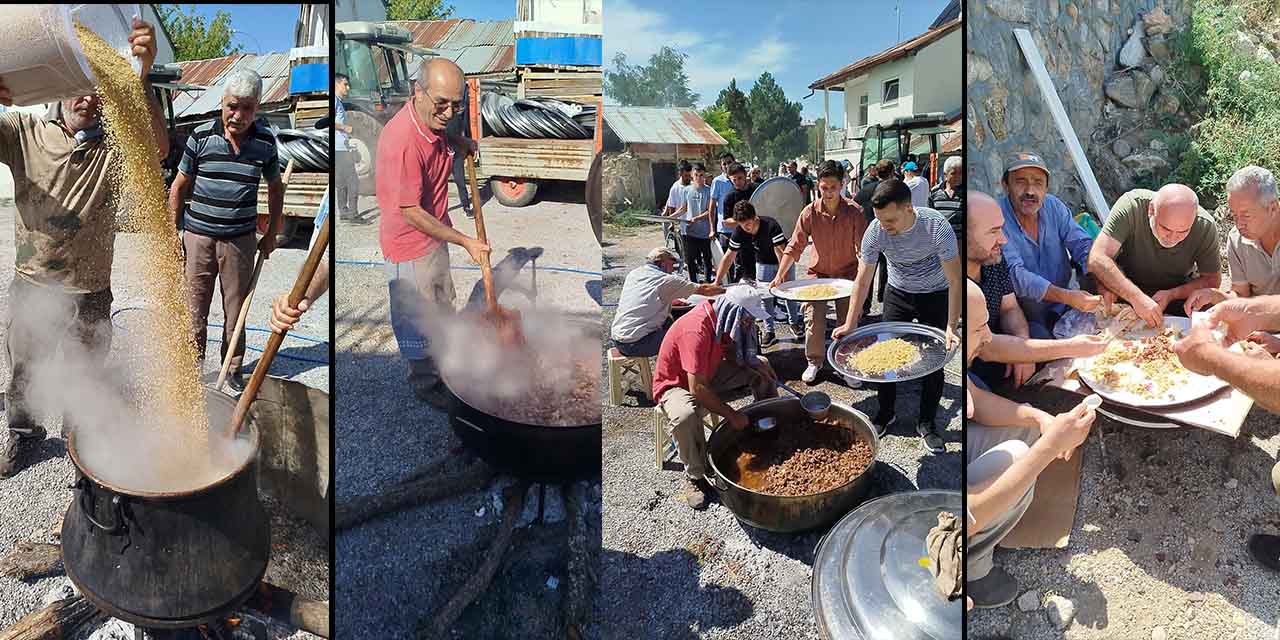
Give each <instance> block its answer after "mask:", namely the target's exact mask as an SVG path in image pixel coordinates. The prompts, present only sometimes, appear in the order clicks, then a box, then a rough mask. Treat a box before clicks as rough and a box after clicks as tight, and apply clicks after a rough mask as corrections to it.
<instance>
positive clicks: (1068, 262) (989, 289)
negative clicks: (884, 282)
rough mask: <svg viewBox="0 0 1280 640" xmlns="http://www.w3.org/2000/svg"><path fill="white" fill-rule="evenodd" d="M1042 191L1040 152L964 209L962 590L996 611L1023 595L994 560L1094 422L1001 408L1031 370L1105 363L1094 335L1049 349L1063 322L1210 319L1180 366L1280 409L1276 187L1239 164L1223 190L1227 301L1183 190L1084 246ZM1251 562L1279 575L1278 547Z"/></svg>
mask: <svg viewBox="0 0 1280 640" xmlns="http://www.w3.org/2000/svg"><path fill="white" fill-rule="evenodd" d="M1051 178H1052V175H1051V173H1050V171H1049V168H1048V166H1047V165H1046V163H1045V162H1044V160H1043V159H1042V158H1041V157H1040V156H1039V155H1038V154H1035V153H1027V152H1020V153H1015V154H1012V155H1011V156H1009V157H1008V158H1007V159H1006V161H1005V163H1004V173H1003V175H1002V178H1001V186H1002V187H1003V191H1004V195H1003V196H1001V197H1000V198H999V199H996V198H992V197H991V196H989V195H986V194H981V193H974V194H970V195H969V196H968V198H967V201H968V206H967V226H966V228H965V232H966V242H967V245H966V262H967V264H966V275H967V277H968V284H967V293H966V304H967V321H966V325H967V329H966V333H967V351H966V357H967V359H968V361H969V363H970V367H969V377H968V380H967V381H966V382H967V392H968V393H969V394H970V395H969V403H968V410H969V412H970V414H969V421H968V422H967V423H966V426H965V438H966V451H965V453H966V465H967V485H968V486H967V493H968V510H969V519H970V520H969V538H970V539H969V545H968V547H969V548H968V554H967V557H966V565H967V567H966V580H967V582H968V588H967V593H968V595H969V597H970V598H971V599H972V604H973V605H974V606H976V607H980V608H981V607H999V606H1004V605H1006V604H1008V603H1009V602H1012V601H1013V599H1014V598H1016V597H1017V595H1018V594H1019V593H1020V590H1019V586H1018V583H1017V581H1016V579H1015V578H1014V577H1013V576H1012V575H1011V574H1010V573H1009V572H1007V571H1005V570H1003V569H1002V568H1000V567H997V566H995V564H994V562H993V551H994V549H995V546H996V545H997V544H998V543H999V542H1000V541H1001V540H1002V539H1004V538H1005V536H1007V535H1008V534H1009V532H1010V531H1011V530H1012V529H1013V528H1014V526H1016V525H1017V523H1018V521H1019V520H1020V519H1021V518H1022V516H1023V514H1024V513H1026V511H1027V509H1028V507H1029V506H1030V504H1031V500H1032V497H1033V494H1034V489H1035V484H1036V479H1037V477H1038V476H1039V475H1040V474H1041V473H1042V472H1043V471H1044V470H1045V468H1046V467H1047V466H1048V465H1049V463H1051V462H1052V461H1053V460H1054V459H1056V458H1064V459H1066V458H1069V457H1070V456H1071V455H1072V452H1073V451H1074V449H1075V448H1076V447H1078V446H1080V444H1081V443H1082V442H1083V441H1084V439H1085V437H1086V436H1087V435H1088V434H1089V430H1090V428H1091V425H1092V423H1093V421H1094V419H1095V412H1094V409H1093V408H1091V407H1089V406H1087V405H1086V404H1084V403H1083V402H1082V403H1080V404H1079V405H1077V406H1076V407H1075V408H1073V409H1071V410H1070V411H1066V412H1063V413H1060V414H1058V415H1050V414H1048V413H1046V412H1044V411H1041V410H1040V409H1037V408H1035V407H1033V406H1029V405H1026V404H1018V403H1015V402H1012V401H1010V400H1007V399H1005V398H1004V397H1002V396H1001V395H999V394H1000V393H1002V392H1005V391H1007V390H1010V389H1012V388H1016V387H1018V386H1021V385H1022V384H1023V383H1024V382H1026V381H1027V380H1028V379H1029V378H1031V377H1032V376H1033V375H1034V373H1035V369H1036V365H1037V364H1038V363H1043V362H1047V361H1050V360H1055V359H1058V358H1065V357H1088V356H1092V355H1095V354H1098V353H1101V352H1102V351H1103V350H1105V348H1106V341H1105V340H1104V339H1103V338H1102V337H1099V336H1093V335H1082V336H1074V337H1066V338H1063V339H1055V333H1054V328H1055V326H1056V325H1057V323H1058V322H1059V321H1060V320H1061V319H1062V318H1063V316H1064V315H1065V314H1067V313H1069V312H1070V311H1071V310H1072V309H1076V310H1079V311H1081V312H1092V311H1094V310H1096V309H1098V308H1099V307H1100V306H1102V305H1106V306H1108V307H1110V305H1111V304H1113V303H1115V302H1117V301H1120V302H1124V303H1127V304H1128V305H1130V306H1131V307H1132V309H1133V311H1134V313H1135V314H1136V317H1137V319H1138V320H1140V321H1141V323H1142V324H1144V325H1145V326H1147V327H1152V328H1154V327H1158V326H1161V325H1163V324H1164V316H1166V315H1174V316H1184V317H1189V316H1190V315H1191V314H1193V313H1195V312H1197V311H1202V310H1204V309H1206V308H1210V307H1211V310H1210V313H1209V316H1208V322H1207V323H1197V324H1193V325H1192V329H1191V331H1190V333H1189V335H1187V336H1186V337H1184V338H1182V339H1180V340H1179V341H1177V342H1176V343H1174V347H1173V349H1174V352H1175V353H1176V354H1177V356H1178V357H1179V359H1180V360H1181V362H1182V364H1183V366H1185V367H1186V368H1188V369H1190V370H1192V371H1195V372H1197V373H1202V374H1206V375H1212V376H1216V377H1218V378H1220V379H1222V380H1224V381H1226V382H1228V383H1229V384H1231V385H1232V386H1234V387H1236V388H1238V389H1240V390H1242V391H1243V392H1245V393H1246V394H1248V395H1249V396H1250V397H1252V398H1254V399H1255V400H1256V402H1257V403H1258V404H1261V405H1262V406H1263V407H1265V408H1266V409H1267V410H1269V411H1273V412H1275V411H1280V400H1278V398H1280V384H1278V383H1277V382H1276V381H1277V380H1280V362H1277V361H1276V360H1275V359H1274V357H1273V356H1274V354H1276V353H1280V339H1277V338H1276V337H1274V336H1273V335H1272V333H1271V332H1274V331H1276V330H1278V329H1280V295H1277V294H1280V264H1278V263H1277V262H1276V260H1275V257H1274V256H1275V255H1276V250H1277V247H1278V245H1280V202H1278V201H1277V186H1276V179H1275V177H1274V176H1273V175H1272V173H1271V172H1270V171H1268V170H1266V169H1264V168H1262V167H1257V166H1247V167H1244V168H1242V169H1240V170H1238V171H1236V172H1235V174H1234V175H1232V176H1231V178H1230V179H1229V180H1228V181H1227V183H1226V192H1227V194H1226V195H1227V205H1228V207H1229V208H1230V210H1231V214H1232V216H1233V218H1234V220H1235V227H1234V228H1233V229H1231V230H1230V232H1229V234H1228V237H1227V241H1226V253H1227V264H1228V266H1229V267H1230V273H1231V282H1230V287H1229V288H1223V287H1222V286H1221V285H1222V260H1221V258H1220V255H1221V254H1220V248H1219V247H1220V244H1219V236H1218V233H1219V231H1218V226H1217V224H1216V223H1215V221H1214V219H1213V217H1212V216H1210V214H1209V213H1208V212H1206V211H1205V210H1204V209H1203V208H1202V207H1201V206H1200V204H1199V199H1198V197H1197V195H1196V193H1195V191H1194V190H1192V189H1191V188H1189V187H1187V186H1185V185H1181V184H1168V185H1165V186H1163V187H1161V188H1160V189H1158V190H1156V191H1151V190H1148V189H1133V190H1131V191H1129V192H1127V193H1125V194H1123V195H1122V196H1120V198H1118V199H1117V200H1116V202H1115V204H1114V205H1113V206H1112V208H1111V210H1110V212H1109V214H1108V215H1107V217H1106V220H1105V222H1104V224H1103V225H1102V228H1101V231H1100V232H1099V233H1098V234H1097V236H1096V237H1093V236H1091V235H1090V233H1089V232H1088V231H1086V230H1085V227H1084V226H1082V225H1081V224H1080V222H1079V220H1078V219H1077V218H1076V217H1073V216H1072V215H1071V212H1070V210H1069V209H1068V207H1067V206H1066V205H1065V204H1064V203H1063V202H1062V201H1061V200H1059V199H1058V198H1057V197H1056V196H1054V195H1053V194H1052V193H1050V190H1051V185H1052V183H1051ZM1081 215H1087V214H1081ZM1212 327H1221V328H1223V329H1225V333H1226V334H1227V336H1228V337H1227V339H1226V340H1225V341H1223V342H1220V341H1218V340H1215V339H1214V338H1213V335H1212V333H1211V328H1212ZM1239 340H1245V341H1246V342H1245V348H1244V351H1243V353H1241V352H1236V351H1229V350H1228V349H1227V347H1226V344H1229V343H1233V342H1236V341H1239ZM1276 471H1280V468H1277V469H1276V470H1273V478H1276V477H1278V476H1277V474H1276ZM1276 488H1277V491H1280V482H1277V483H1276ZM1248 548H1249V551H1250V553H1251V555H1252V556H1253V557H1254V558H1255V559H1257V560H1258V561H1259V562H1260V563H1261V564H1263V565H1265V566H1267V567H1270V568H1272V569H1275V570H1280V537H1277V536H1274V535H1267V534H1257V535H1254V536H1252V537H1251V538H1250V539H1249V542H1248Z"/></svg>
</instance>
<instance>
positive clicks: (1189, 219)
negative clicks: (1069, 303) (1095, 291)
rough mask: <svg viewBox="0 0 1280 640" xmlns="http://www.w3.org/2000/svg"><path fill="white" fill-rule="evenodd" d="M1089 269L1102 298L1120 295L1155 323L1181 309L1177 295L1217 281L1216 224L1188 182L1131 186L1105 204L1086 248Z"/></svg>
mask: <svg viewBox="0 0 1280 640" xmlns="http://www.w3.org/2000/svg"><path fill="white" fill-rule="evenodd" d="M1089 271H1090V272H1091V273H1093V276H1094V278H1095V279H1097V282H1098V285H1099V290H1100V291H1101V292H1102V294H1103V296H1104V297H1105V298H1106V299H1107V301H1108V302H1110V301H1112V300H1114V299H1115V298H1117V297H1119V298H1123V299H1125V300H1127V301H1128V302H1129V304H1131V305H1133V311H1134V313H1135V314H1137V316H1138V318H1140V319H1141V320H1143V321H1144V322H1146V323H1147V325H1148V326H1150V327H1159V326H1161V325H1163V324H1164V314H1165V313H1166V312H1168V313H1172V314H1175V315H1182V314H1184V313H1185V306H1184V304H1183V302H1182V301H1184V300H1186V299H1187V297H1188V296H1190V295H1191V294H1192V293H1194V292H1195V291H1198V290H1200V289H1204V288H1215V289H1216V288H1217V287H1218V285H1220V284H1221V283H1222V266H1221V261H1220V259H1219V257H1218V225H1217V224H1215V223H1214V221H1213V218H1212V217H1210V216H1209V214H1208V212H1206V211H1205V210H1204V209H1202V208H1200V203H1199V201H1198V199H1197V198H1196V193H1195V192H1194V191H1192V190H1191V188H1190V187H1187V186H1185V185H1181V184H1167V185H1165V186H1163V187H1161V188H1160V190H1159V191H1157V192H1152V191H1151V190H1149V189H1134V190H1132V191H1130V192H1128V193H1126V194H1124V195H1123V196H1120V199H1119V200H1117V201H1116V203H1115V204H1114V205H1113V206H1112V207H1111V215H1109V216H1107V222H1106V224H1105V225H1103V227H1102V233H1101V234H1100V235H1098V238H1097V240H1095V241H1094V243H1093V249H1092V250H1091V251H1090V252H1089ZM1196 272H1198V274H1197V273H1196Z"/></svg>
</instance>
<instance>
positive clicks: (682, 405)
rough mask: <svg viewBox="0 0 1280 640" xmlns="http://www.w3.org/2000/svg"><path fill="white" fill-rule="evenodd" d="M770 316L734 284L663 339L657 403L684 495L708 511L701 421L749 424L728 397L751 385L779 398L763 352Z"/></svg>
mask: <svg viewBox="0 0 1280 640" xmlns="http://www.w3.org/2000/svg"><path fill="white" fill-rule="evenodd" d="M766 317H767V312H766V311H765V308H764V302H763V300H762V299H761V297H760V293H759V292H758V291H757V290H755V289H754V288H752V287H747V286H735V287H729V289H728V291H726V292H725V294H724V295H722V296H720V297H718V298H715V299H714V300H705V301H703V302H701V303H700V304H698V306H696V307H694V308H693V310H691V311H690V312H688V313H686V314H685V315H683V316H681V317H680V319H679V320H676V321H675V323H674V324H673V325H671V329H670V330H669V331H667V336H666V337H665V338H663V340H662V348H661V349H660V350H659V352H658V362H657V365H656V366H655V367H654V370H653V398H654V400H655V401H656V402H657V403H658V406H660V407H662V411H663V413H665V414H666V416H667V420H668V423H667V430H668V432H669V433H671V434H672V435H673V436H674V437H675V440H676V449H677V450H678V451H679V454H680V460H681V462H683V463H684V469H685V490H684V497H685V500H686V502H688V504H689V506H691V507H693V508H694V509H699V510H700V509H705V508H706V506H707V500H708V497H709V496H710V494H711V491H712V490H711V486H710V485H709V484H707V481H706V473H707V440H706V435H705V434H704V433H703V431H702V418H703V416H705V415H706V413H707V412H708V411H710V412H711V413H715V414H716V415H719V416H720V417H722V418H724V420H725V423H726V424H727V425H728V426H729V428H731V429H736V430H739V431H741V430H743V429H746V428H747V427H748V426H749V424H750V419H749V418H747V416H746V414H744V413H742V412H741V411H738V410H737V409H734V408H733V407H731V406H729V404H728V403H727V402H725V401H724V399H723V398H722V394H723V393H725V392H726V391H729V390H731V389H737V388H740V387H743V386H746V385H750V386H751V391H752V393H753V395H754V397H755V400H756V401H759V400H764V399H766V398H773V397H776V396H777V395H778V389H777V385H776V383H775V381H776V380H777V376H776V374H775V373H774V372H773V367H771V366H770V365H769V361H768V360H767V359H766V358H765V357H764V356H762V355H760V348H759V345H757V344H756V337H755V336H756V329H755V322H756V321H757V320H764V319H765V318H766Z"/></svg>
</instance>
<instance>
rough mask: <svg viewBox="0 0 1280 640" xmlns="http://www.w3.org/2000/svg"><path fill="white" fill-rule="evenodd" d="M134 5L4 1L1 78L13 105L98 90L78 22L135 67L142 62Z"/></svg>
mask: <svg viewBox="0 0 1280 640" xmlns="http://www.w3.org/2000/svg"><path fill="white" fill-rule="evenodd" d="M138 15H141V10H140V7H139V5H136V4H80V5H58V4H5V5H0V24H3V25H5V31H7V32H8V33H6V34H5V36H6V37H4V38H0V79H3V81H4V84H5V86H6V87H8V89H9V91H10V92H11V93H12V94H13V103H14V104H15V105H18V106H29V105H36V104H44V103H48V102H56V101H59V100H64V99H67V98H74V97H76V96H83V95H89V94H91V93H93V92H94V90H95V87H96V86H97V82H96V81H95V79H94V76H93V71H91V70H90V69H89V61H88V60H87V59H85V56H84V52H83V51H82V50H81V48H80V39H79V38H78V37H77V36H76V30H75V23H76V22H79V23H80V24H82V25H84V26H85V27H88V28H89V29H91V30H93V32H94V33H96V34H98V36H99V37H101V38H102V39H103V40H105V41H106V42H107V43H108V44H110V45H111V46H112V47H113V48H114V49H116V50H117V51H119V52H120V55H122V56H124V57H125V59H126V60H128V61H129V62H130V63H131V64H133V68H134V70H135V71H140V70H141V62H140V61H139V60H138V59H137V58H135V57H134V56H133V53H132V52H131V50H130V47H129V33H130V32H131V31H132V28H131V27H132V22H133V17H134V16H138Z"/></svg>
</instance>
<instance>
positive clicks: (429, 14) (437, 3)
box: [387, 0, 453, 20]
mask: <svg viewBox="0 0 1280 640" xmlns="http://www.w3.org/2000/svg"><path fill="white" fill-rule="evenodd" d="M452 15H453V5H451V4H445V3H444V0H388V2H387V19H388V20H445V19H447V18H449V17H450V16H452Z"/></svg>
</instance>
